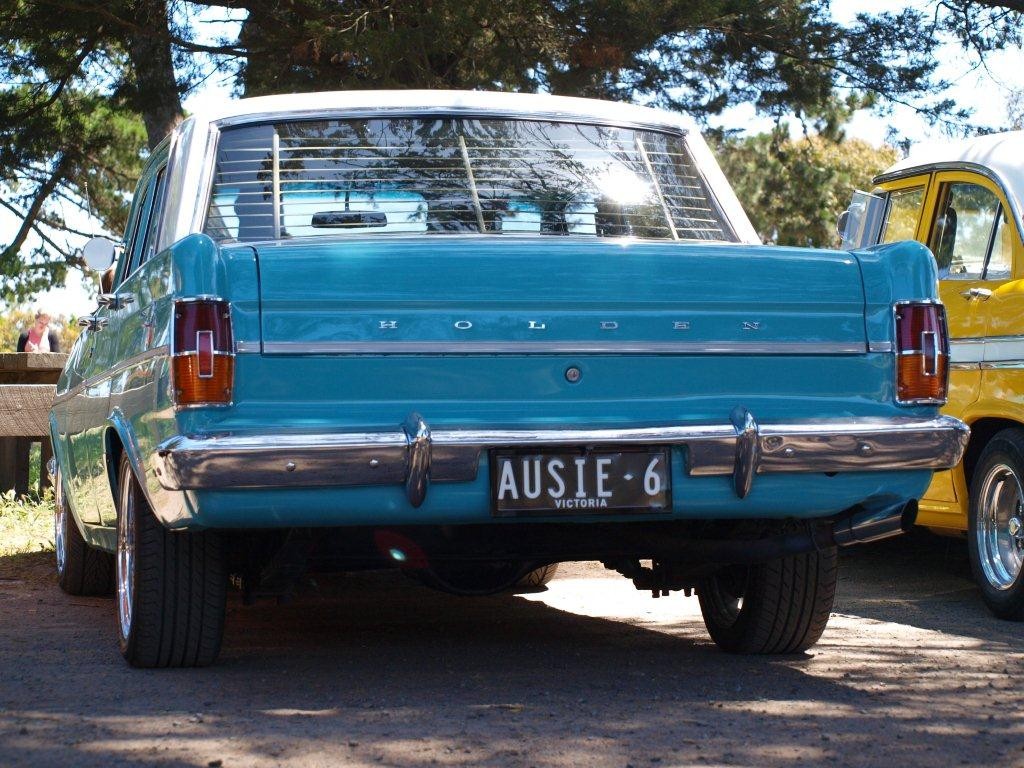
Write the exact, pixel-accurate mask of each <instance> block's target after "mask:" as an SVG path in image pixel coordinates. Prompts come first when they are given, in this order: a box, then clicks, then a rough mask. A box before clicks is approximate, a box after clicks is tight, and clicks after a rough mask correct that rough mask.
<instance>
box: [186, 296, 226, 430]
mask: <svg viewBox="0 0 1024 768" xmlns="http://www.w3.org/2000/svg"><path fill="white" fill-rule="evenodd" d="M194 304H205V305H210V306H211V307H212V308H214V310H215V311H214V316H215V322H217V323H218V324H220V327H219V328H216V329H210V328H206V327H203V328H199V329H196V333H195V337H194V340H193V342H192V344H191V346H192V347H194V348H192V349H189V348H186V349H182V348H181V347H182V346H183V342H182V339H181V338H179V337H180V336H181V335H182V334H181V333H179V322H180V319H181V315H180V314H179V308H180V307H182V306H185V305H194ZM233 325H234V324H233V322H232V317H231V302H229V301H228V300H226V299H224V298H222V297H220V296H216V295H212V294H199V295H196V296H188V297H183V298H178V299H175V300H174V307H173V310H172V320H171V339H170V341H171V366H170V395H171V402H172V403H173V404H174V410H175V411H183V410H190V409H195V408H230V407H231V406H233V405H234V404H235V403H234V390H235V387H234V374H235V351H236V350H235V342H234V328H233ZM185 333H187V330H186V331H185ZM218 333H220V334H221V335H222V336H223V337H224V339H222V340H221V344H220V345H218V344H217V334H218ZM206 334H208V335H206ZM201 339H205V340H208V341H209V342H210V347H211V349H210V362H211V363H212V368H210V369H209V370H208V371H206V372H204V365H203V361H201V360H200V354H199V349H200V347H201V346H202V342H201V341H200V340H201ZM185 346H186V347H187V346H189V345H188V344H187V342H186V343H185ZM219 347H220V348H219ZM182 358H185V359H186V360H187V359H188V358H192V361H193V362H192V364H191V365H188V364H187V363H185V360H182ZM218 359H222V360H223V362H224V363H225V366H224V367H226V373H225V372H224V370H223V369H221V370H220V371H218V368H219V366H218V365H217V360H218ZM179 361H181V362H179ZM178 368H191V369H194V370H195V371H196V375H195V377H194V378H195V381H196V382H199V384H204V383H213V382H214V379H215V377H216V376H217V375H218V373H220V374H221V375H223V376H225V377H226V381H227V387H225V388H224V389H226V390H227V392H228V393H227V395H226V396H221V397H216V398H211V399H203V400H187V401H185V402H182V394H183V391H184V390H183V389H182V388H181V387H179V382H178V381H177V378H178V374H177V372H176V371H177V369H178Z"/></svg>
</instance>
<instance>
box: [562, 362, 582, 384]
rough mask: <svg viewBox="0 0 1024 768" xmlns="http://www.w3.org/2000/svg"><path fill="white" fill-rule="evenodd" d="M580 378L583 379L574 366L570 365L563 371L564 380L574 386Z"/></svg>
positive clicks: (579, 371) (580, 372)
mask: <svg viewBox="0 0 1024 768" xmlns="http://www.w3.org/2000/svg"><path fill="white" fill-rule="evenodd" d="M581 378H583V372H582V371H581V370H580V369H579V368H577V367H576V366H575V365H570V366H569V367H568V368H566V369H565V380H566V381H568V382H569V383H570V384H575V383H576V382H577V381H579V380H580V379H581Z"/></svg>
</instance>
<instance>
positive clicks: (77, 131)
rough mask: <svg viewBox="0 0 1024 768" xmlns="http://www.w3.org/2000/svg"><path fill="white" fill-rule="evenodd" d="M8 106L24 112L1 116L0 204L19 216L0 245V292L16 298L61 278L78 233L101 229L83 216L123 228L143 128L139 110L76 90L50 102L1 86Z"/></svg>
mask: <svg viewBox="0 0 1024 768" xmlns="http://www.w3.org/2000/svg"><path fill="white" fill-rule="evenodd" d="M3 114H6V115H15V116H20V119H17V120H8V121H2V120H0V205H2V206H3V207H4V208H5V209H7V211H9V212H11V213H13V214H14V215H15V216H16V217H17V218H18V219H19V220H20V222H21V225H20V228H19V231H18V232H17V233H16V234H15V236H14V239H13V240H12V242H10V243H8V244H7V245H6V247H4V248H3V250H2V251H0V275H2V277H0V300H2V301H4V302H15V301H21V300H25V299H28V298H29V297H31V296H32V295H34V294H36V293H38V292H39V291H42V290H45V289H46V288H49V287H50V286H52V285H54V284H59V283H61V282H63V280H64V278H65V276H66V273H67V269H68V267H69V266H71V265H73V264H76V263H77V261H78V257H77V254H76V249H75V247H74V246H73V242H74V239H75V235H79V234H83V235H93V234H97V233H98V232H88V231H82V230H80V229H79V228H80V227H81V226H82V224H81V222H88V221H89V218H90V217H91V218H92V219H93V220H94V221H95V222H96V223H97V224H99V227H98V228H97V229H98V230H102V231H107V232H119V231H121V230H123V228H124V225H125V219H126V217H127V214H128V201H129V200H130V194H131V191H132V189H133V187H134V184H135V181H136V180H137V178H138V175H139V172H140V170H141V157H140V148H141V146H140V145H141V144H142V143H143V141H144V138H145V135H144V132H143V130H142V124H141V121H140V120H139V118H138V116H137V115H134V114H132V113H130V112H127V111H125V110H124V109H123V108H119V107H118V105H117V104H116V102H114V101H112V100H111V99H108V98H105V97H102V96H98V95H95V94H91V95H90V94H85V93H82V92H80V91H77V90H65V91H63V92H62V93H61V94H60V95H59V96H58V97H57V98H56V99H55V100H54V101H53V102H52V103H49V104H40V103H38V102H37V101H36V95H35V93H34V89H33V88H31V87H29V86H21V87H19V88H14V89H9V90H4V91H0V115H3ZM87 226H88V224H87ZM33 235H34V237H32V236H33Z"/></svg>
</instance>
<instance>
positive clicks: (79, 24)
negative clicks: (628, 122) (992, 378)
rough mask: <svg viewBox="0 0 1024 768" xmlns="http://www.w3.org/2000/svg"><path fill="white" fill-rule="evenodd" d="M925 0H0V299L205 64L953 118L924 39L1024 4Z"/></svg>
mask: <svg viewBox="0 0 1024 768" xmlns="http://www.w3.org/2000/svg"><path fill="white" fill-rule="evenodd" d="M929 4H930V5H929V7H925V8H920V9H916V8H909V9H904V10H900V11H884V12H879V13H874V14H860V15H859V16H857V17H856V18H855V19H854V20H853V21H852V22H849V23H839V22H837V21H835V20H834V19H833V17H832V13H831V6H830V4H829V3H828V2H827V0H780V1H779V2H777V3H774V4H766V3H764V2H763V1H762V0H702V1H701V2H698V3H694V2H692V0H501V2H498V1H497V0H425V1H424V2H422V3H400V2H396V1H395V0H102V1H101V0H0V19H3V20H4V21H3V25H4V31H5V32H6V34H5V35H4V38H3V40H2V41H0V83H2V85H0V146H5V145H6V146H7V149H6V150H5V151H3V152H0V200H2V201H3V204H4V207H5V208H6V209H7V211H8V212H9V213H10V214H12V215H14V216H16V217H17V218H18V219H19V220H20V221H21V225H20V226H19V227H18V228H17V232H16V234H15V236H14V237H12V238H11V241H10V242H8V243H5V244H3V250H2V251H0V267H2V269H3V271H2V273H0V299H11V298H14V297H18V296H26V295H31V294H32V293H34V292H35V291H37V290H38V289H39V288H40V287H41V286H43V285H45V284H47V283H48V282H50V281H53V280H55V279H57V278H59V276H60V275H61V273H62V271H63V270H65V269H66V268H67V266H68V265H69V264H72V263H75V256H74V252H73V251H74V249H73V248H72V246H71V244H70V243H71V241H72V240H73V239H74V237H75V236H76V235H78V234H81V233H80V232H78V231H76V230H80V229H81V226H82V225H81V224H80V223H78V222H80V221H81V220H88V221H91V222H94V223H93V224H89V225H87V226H88V227H89V228H92V227H94V226H95V227H97V228H100V229H106V230H107V231H111V232H116V231H119V230H120V229H121V226H122V225H123V219H124V215H125V209H126V201H127V199H128V196H129V195H130V192H131V182H132V179H133V178H134V177H135V175H136V173H137V169H138V163H139V161H140V151H142V150H143V149H144V148H146V147H148V148H149V149H152V148H153V147H154V146H155V145H156V144H157V142H159V141H160V140H161V139H162V138H163V136H164V135H165V134H166V133H167V132H168V131H169V130H170V129H171V128H173V126H174V125H175V124H176V123H177V122H178V121H179V120H181V119H182V110H181V98H182V95H183V94H185V93H187V92H188V91H189V89H191V88H193V87H195V86H196V85H197V84H198V83H201V82H202V80H203V79H204V78H205V77H208V76H210V75H211V73H213V72H215V71H217V70H220V71H225V72H228V73H232V74H233V76H234V77H235V79H236V84H237V90H238V92H239V93H240V94H245V95H256V94H262V93H274V92H282V91H292V90H325V89H332V88H342V89H345V88H370V87H403V88H409V87H425V88H438V87H451V88H494V89H503V90H525V91H535V90H548V91H551V92H553V93H560V94H570V95H583V96H598V97H603V98H612V99H630V100H636V101H641V102H646V103H651V104H655V105H659V106H663V107H667V108H670V109H678V110H684V111H686V112H689V113H690V114H693V115H695V116H697V117H698V118H701V117H706V116H708V115H713V114H717V113H718V112H721V111H722V110H723V109H725V108H726V107H728V106H730V105H732V104H736V103H739V102H748V101H749V102H753V103H754V104H756V106H757V108H758V109H759V110H760V111H761V112H763V113H766V114H770V115H775V116H781V115H784V114H786V113H790V112H792V113H795V114H796V115H798V116H806V115H810V114H814V113H816V112H820V110H821V108H822V106H823V105H824V104H827V103H828V102H829V100H830V99H832V97H833V94H834V93H835V92H836V91H837V89H838V90H839V91H840V92H860V93H873V94H876V95H877V96H878V101H877V104H878V105H879V107H880V108H883V109H884V108H885V107H886V105H892V104H894V103H907V104H909V105H911V106H913V107H914V108H915V109H918V110H919V111H920V112H922V113H923V114H925V115H928V116H929V117H931V118H932V119H935V120H947V121H951V122H952V123H953V124H957V123H956V121H958V120H961V119H963V118H964V117H965V116H964V115H963V113H961V112H959V111H958V110H957V109H956V107H955V105H953V104H952V103H951V102H950V101H949V100H947V99H945V98H943V96H942V94H943V92H944V90H945V88H946V86H947V83H945V82H943V81H942V80H941V78H939V77H937V75H936V67H937V61H936V51H937V49H938V46H939V45H940V44H941V43H942V41H943V40H946V39H950V38H952V39H955V40H957V41H959V43H960V44H961V45H962V47H963V48H964V49H965V50H966V51H968V52H970V53H971V54H972V55H974V56H984V55H985V54H986V53H987V52H989V51H991V50H993V49H996V48H1000V47H1003V46H1006V45H1019V44H1020V43H1021V29H1022V27H1024V24H1022V21H1024V13H1022V10H1021V7H1020V3H1019V2H1013V1H1012V0H1006V1H1005V2H991V1H990V0H929ZM204 11H206V12H210V13H226V12H229V11H242V12H244V13H245V14H246V18H245V22H244V24H242V27H241V33H240V34H239V35H238V37H237V39H231V40H207V39H205V37H204V36H203V35H202V34H201V33H200V31H199V29H200V25H199V24H198V23H197V21H196V15H197V14H198V13H200V12H204ZM86 184H88V188H86ZM76 208H77V209H79V210H82V211H85V212H86V213H91V214H92V215H91V216H89V217H83V216H77V217H76V216H75V215H73V212H74V210H75V209H76Z"/></svg>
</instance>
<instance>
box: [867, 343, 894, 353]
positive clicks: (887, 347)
mask: <svg viewBox="0 0 1024 768" xmlns="http://www.w3.org/2000/svg"><path fill="white" fill-rule="evenodd" d="M893 346H894V345H893V343H892V342H891V341H869V342H868V352H892V350H893Z"/></svg>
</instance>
